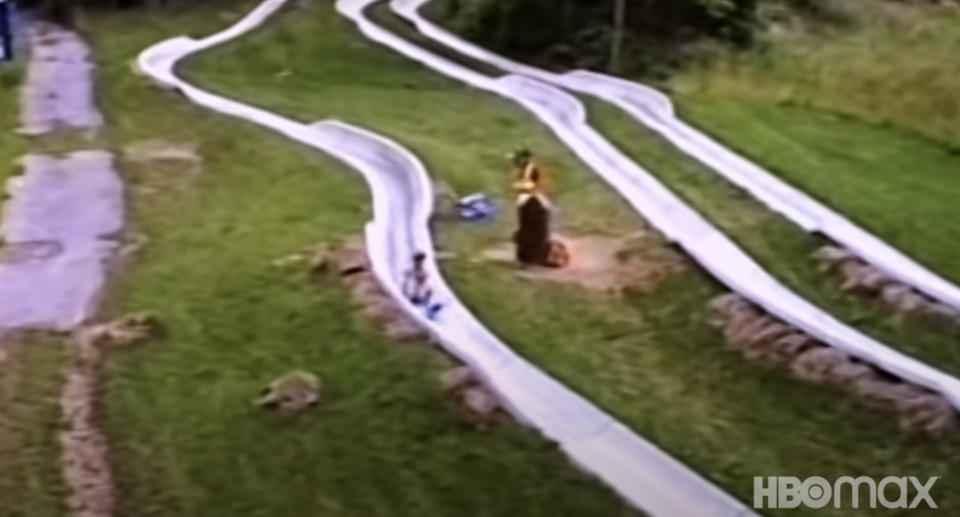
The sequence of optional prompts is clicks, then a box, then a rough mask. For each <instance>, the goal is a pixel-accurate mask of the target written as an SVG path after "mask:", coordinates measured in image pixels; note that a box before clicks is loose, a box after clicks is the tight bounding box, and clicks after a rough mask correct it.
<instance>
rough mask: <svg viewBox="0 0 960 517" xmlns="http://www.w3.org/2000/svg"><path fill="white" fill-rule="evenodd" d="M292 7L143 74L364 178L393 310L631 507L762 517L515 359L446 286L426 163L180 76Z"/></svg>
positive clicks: (174, 44)
mask: <svg viewBox="0 0 960 517" xmlns="http://www.w3.org/2000/svg"><path fill="white" fill-rule="evenodd" d="M286 2H287V0H266V1H264V2H263V3H262V4H260V6H259V7H257V8H256V9H255V10H254V11H252V12H251V13H250V14H248V15H247V16H246V17H245V18H244V19H242V20H241V21H239V22H237V23H236V24H235V25H233V26H232V27H230V28H229V29H227V30H225V31H223V32H220V33H217V34H214V35H212V36H210V37H208V38H204V39H202V40H194V39H191V38H188V37H177V38H173V39H170V40H167V41H164V42H161V43H158V44H156V45H154V46H152V47H151V48H149V49H147V50H145V51H144V52H143V53H142V54H141V55H140V57H139V59H138V64H139V68H140V70H141V71H142V72H143V73H145V74H147V75H149V76H150V77H151V78H152V79H153V80H154V81H156V82H157V83H158V84H160V85H162V86H165V87H168V88H172V89H175V90H178V91H179V92H181V93H183V95H184V96H186V97H187V99H189V100H190V101H192V102H194V103H197V104H199V105H201V106H204V107H206V108H209V109H212V110H215V111H218V112H220V113H224V114H228V115H231V116H235V117H238V118H240V119H243V120H247V121H250V122H253V123H256V124H259V125H261V126H264V127H267V128H270V129H272V130H274V131H277V132H279V133H281V134H283V135H286V136H287V137H289V138H291V139H293V140H296V141H298V142H301V143H303V144H306V145H309V146H311V147H314V148H317V149H320V150H322V151H324V152H326V153H328V154H330V155H332V156H334V157H336V158H338V159H339V160H341V161H343V162H345V163H347V164H348V165H350V166H351V167H353V168H355V169H357V170H358V171H360V172H361V173H362V174H363V177H364V178H365V180H366V181H367V183H368V185H369V187H370V190H371V192H372V196H373V214H374V215H373V220H372V221H371V222H370V223H369V224H368V225H367V228H366V244H367V253H368V256H369V258H370V261H371V264H372V268H373V272H374V274H375V276H376V277H377V279H378V281H379V282H380V284H381V285H382V286H383V288H384V289H385V290H386V291H387V293H388V294H389V295H390V296H391V297H392V298H393V299H394V300H395V301H396V303H397V304H398V305H399V306H400V307H401V308H402V309H403V310H404V311H405V312H406V313H407V314H408V315H409V316H410V317H412V318H414V319H415V320H416V321H417V322H418V323H419V324H420V325H421V326H423V327H424V328H426V329H428V330H429V331H430V332H431V334H432V335H433V336H434V337H435V338H436V339H437V340H438V341H439V342H440V343H441V344H442V345H443V346H444V348H446V349H447V350H448V351H449V352H450V353H452V354H454V355H456V356H457V357H459V358H460V359H461V360H462V361H464V362H465V363H467V364H469V365H470V366H471V367H472V368H473V369H474V370H475V371H477V372H478V373H479V374H481V375H482V376H483V377H484V379H485V381H486V382H487V384H488V385H489V386H490V387H491V388H492V389H493V390H495V391H496V393H497V394H498V395H499V397H500V399H501V400H502V401H503V402H504V404H505V405H506V407H508V409H510V411H511V412H512V413H513V414H514V415H515V416H516V417H517V418H518V419H520V420H521V421H524V422H525V423H528V424H529V425H532V426H534V427H536V428H537V429H539V430H540V431H541V432H542V433H543V434H544V435H545V436H546V437H548V438H549V439H551V440H554V441H556V442H557V443H558V444H559V446H560V448H561V449H562V450H563V451H564V452H565V453H566V454H567V455H568V456H569V457H570V458H572V460H573V461H574V462H576V463H577V464H578V465H580V466H581V467H583V468H584V469H585V470H587V471H588V472H591V473H592V474H594V475H596V476H597V477H599V478H600V479H601V480H603V481H604V482H605V483H607V484H608V485H609V486H611V487H612V488H613V489H615V490H616V491H617V492H618V493H619V494H620V495H621V496H623V497H624V498H625V499H626V500H627V501H629V502H630V503H631V504H633V505H635V506H636V507H638V508H641V509H643V510H644V511H645V512H647V513H648V514H650V515H652V516H655V517H703V516H717V517H746V516H750V515H755V514H754V513H753V512H752V511H751V510H750V509H749V508H747V507H746V506H745V505H744V504H743V503H741V502H740V501H738V500H736V499H735V498H733V497H731V496H729V495H727V494H726V493H724V492H723V491H721V490H720V489H718V488H717V487H716V486H714V485H712V484H711V483H709V482H708V481H706V480H705V479H703V478H702V477H701V476H699V475H698V474H697V473H695V472H693V471H692V470H690V469H689V468H687V467H686V466H684V465H682V464H681V463H679V462H677V461H676V460H674V459H672V458H671V457H670V456H668V455H667V454H665V453H664V452H663V451H661V450H659V449H658V448H657V447H656V446H654V445H652V444H650V443H649V442H647V441H645V440H643V439H642V438H640V437H639V436H637V435H636V434H635V433H633V432H632V431H631V430H630V429H628V428H627V427H625V426H624V425H622V424H620V423H619V422H617V421H615V420H614V419H613V418H611V417H610V416H608V415H606V414H605V413H603V412H602V411H600V410H599V409H597V408H596V407H595V406H593V405H592V404H590V403H589V402H587V401H586V400H584V399H583V398H581V397H580V396H578V395H577V394H575V393H574V392H572V391H571V390H570V389H568V388H566V387H565V386H563V385H561V384H560V383H558V382H557V381H555V380H553V379H552V378H550V377H549V376H547V375H546V374H544V373H543V372H542V371H540V370H539V369H537V368H536V367H534V366H533V365H531V364H530V363H528V362H527V361H525V360H524V359H523V358H521V357H519V356H518V355H516V354H515V353H514V352H513V351H511V350H510V349H509V348H508V347H507V346H506V345H505V344H503V343H502V342H500V341H499V340H498V339H497V338H496V336H494V335H493V334H491V333H490V332H489V331H488V330H487V329H486V328H485V327H484V326H483V325H482V324H481V323H480V322H479V321H477V319H476V318H474V316H473V315H471V314H470V312H469V311H468V310H467V309H466V308H465V307H464V306H463V305H462V304H461V303H460V301H459V300H458V299H457V298H456V296H455V295H454V293H453V292H452V291H451V290H450V288H449V286H447V284H446V283H445V282H444V281H443V277H442V275H441V272H440V271H439V269H438V267H437V265H436V262H435V258H434V255H433V243H432V242H431V236H430V233H429V231H428V227H427V222H428V219H429V217H430V214H431V212H432V210H433V192H432V184H431V182H430V178H429V176H428V174H427V171H426V169H425V168H424V166H423V165H422V163H421V162H420V161H419V160H418V159H417V158H416V157H415V156H413V155H412V154H411V153H410V152H408V151H407V150H405V149H404V148H402V147H400V146H399V145H398V144H396V143H394V142H392V141H390V140H387V139H385V138H383V137H380V136H378V135H375V134H372V133H370V132H368V131H365V130H363V129H359V128H356V127H353V126H350V125H347V124H344V123H341V122H337V121H323V122H319V123H315V124H303V123H300V122H297V121H294V120H291V119H288V118H284V117H281V116H279V115H277V114H274V113H271V112H268V111H265V110H262V109H258V108H255V107H252V106H248V105H245V104H242V103H239V102H236V101H233V100H230V99H227V98H224V97H221V96H217V95H214V94H212V93H209V92H207V91H204V90H202V89H200V88H197V87H195V86H192V85H191V84H189V83H187V82H186V81H184V80H182V79H181V78H179V77H178V76H177V75H176V73H175V67H176V65H177V63H178V62H179V61H180V60H181V59H183V58H185V57H187V56H189V55H191V54H195V53H197V52H200V51H202V50H205V49H208V48H211V47H213V46H216V45H218V44H221V43H224V42H226V41H229V40H231V39H233V38H236V37H239V36H241V35H243V34H245V33H247V32H249V31H250V30H253V29H254V28H256V27H258V26H259V25H261V24H262V23H263V22H264V21H265V20H266V19H267V18H268V17H270V15H272V14H273V13H275V12H276V11H277V10H279V9H280V8H281V7H282V6H283V5H284V4H285V3H286ZM416 251H423V252H425V253H426V254H427V255H428V261H427V270H428V273H429V277H430V278H431V279H432V280H431V281H432V285H431V287H432V289H433V290H434V293H435V296H436V299H437V300H438V301H441V302H443V303H444V305H445V306H444V308H443V310H442V311H441V312H440V313H439V314H438V316H437V318H436V319H435V320H430V319H428V318H426V317H425V315H424V314H423V313H422V312H421V310H420V309H418V308H417V307H414V306H413V305H411V304H410V303H409V302H408V301H407V300H406V298H405V297H404V296H403V295H402V293H401V289H400V285H401V281H402V277H403V273H404V271H406V270H407V269H408V268H409V267H410V262H409V261H410V257H411V256H412V255H413V253H414V252H416Z"/></svg>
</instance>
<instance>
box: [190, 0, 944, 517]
mask: <svg viewBox="0 0 960 517" xmlns="http://www.w3.org/2000/svg"><path fill="white" fill-rule="evenodd" d="M302 9H303V11H300V12H299V13H298V14H297V15H293V16H291V15H287V16H284V17H282V18H279V19H278V20H277V21H276V23H274V24H273V25H271V26H270V27H269V28H267V29H265V30H263V31H262V32H260V33H257V34H256V35H254V36H253V37H251V38H249V39H245V40H244V41H241V42H238V43H237V44H235V45H231V46H229V47H226V48H222V49H218V50H216V51H214V52H211V53H209V54H206V55H204V56H200V57H199V58H198V59H197V60H196V61H195V62H193V63H191V64H190V65H189V66H188V67H187V71H188V73H189V75H190V76H191V77H193V78H194V79H196V80H198V81H200V83H201V84H203V85H205V86H207V87H211V88H214V89H216V90H217V91H219V92H223V93H226V94H228V95H230V96H234V97H237V98H241V99H245V100H247V101H248V102H249V101H250V100H252V99H256V102H258V103H259V104H260V105H263V106H265V107H267V108H269V109H271V110H276V111H279V112H281V113H284V114H287V115H291V116H295V117H297V118H299V119H301V120H310V119H313V118H325V117H329V116H336V117H338V118H342V119H344V120H347V121H350V122H352V123H359V124H363V125H368V126H370V127H373V128H376V129H377V130H378V131H383V132H384V133H386V134H388V135H389V136H391V137H392V138H396V139H397V140H398V141H400V142H401V143H403V144H405V145H407V146H408V147H410V148H411V149H412V150H413V151H415V152H416V153H418V154H419V155H420V156H421V157H422V158H424V160H425V161H426V162H427V164H428V165H429V167H430V170H431V172H433V173H434V174H436V175H437V176H438V177H439V178H440V179H443V180H444V181H446V182H448V183H450V184H451V185H453V186H454V187H455V188H456V189H458V190H459V191H460V192H461V193H467V192H470V191H474V190H483V191H487V192H494V193H498V192H500V193H502V192H504V190H505V185H506V184H507V179H506V178H505V176H506V175H507V168H506V164H505V161H504V155H505V154H506V153H507V152H508V151H509V150H511V148H512V147H514V146H516V145H518V144H526V145H529V146H531V147H533V148H534V149H535V150H536V151H537V152H538V154H540V155H541V156H542V157H543V158H544V159H545V160H546V161H547V162H549V163H550V165H551V167H552V168H554V169H556V170H557V173H558V177H557V180H556V185H557V192H556V195H555V199H556V201H557V205H558V207H559V211H560V214H559V218H560V224H561V226H562V227H563V228H564V230H565V231H568V232H571V233H575V232H609V233H634V232H637V231H639V230H643V229H645V226H644V223H643V222H642V221H640V220H638V218H637V217H636V215H635V214H634V213H633V212H632V210H630V208H629V207H627V206H625V204H624V203H623V202H622V201H621V200H619V199H618V196H617V195H616V194H615V193H614V192H612V191H610V190H609V189H607V188H606V187H605V186H603V185H602V183H601V182H600V180H599V179H597V178H596V177H595V176H594V175H593V173H592V172H590V171H589V170H586V169H585V168H584V167H583V166H582V165H581V164H579V163H577V162H576V161H574V160H572V159H571V157H570V156H569V154H568V153H567V152H566V151H564V150H563V149H562V148H561V147H560V146H559V145H558V144H557V143H556V141H555V140H554V139H552V138H550V137H549V136H548V135H547V134H546V132H545V131H544V129H543V128H541V127H540V126H539V125H537V124H536V123H535V122H534V121H533V120H532V119H531V118H529V117H527V116H524V114H523V112H522V111H520V110H519V109H518V108H517V107H516V106H515V105H512V104H509V103H506V102H504V101H502V100H499V99H494V98H491V97H489V96H486V95H482V94H479V93H476V92H472V91H470V90H468V89H466V88H463V87H461V86H459V85H457V84H454V83H452V82H450V81H448V80H446V79H444V78H442V77H438V76H436V75H434V74H432V73H430V72H427V71H426V70H424V69H422V68H420V67H419V66H417V65H416V64H413V63H410V62H407V61H405V60H404V59H403V58H401V57H399V56H396V55H394V54H392V53H390V52H389V51H387V50H385V49H383V48H381V47H379V46H376V45H375V44H373V43H368V42H365V41H364V40H363V39H362V37H361V36H360V35H359V34H357V33H355V32H354V29H353V27H352V26H351V25H350V24H349V23H348V22H347V21H345V20H340V19H338V18H337V17H336V15H335V14H334V12H333V9H332V6H328V5H317V4H314V5H308V6H305V7H303V8H302ZM400 26H402V24H400ZM664 156H665V158H664V159H665V160H673V159H674V158H673V157H672V155H670V154H665V155H664ZM506 199H508V198H505V202H506V203H509V201H506ZM507 206H509V205H507ZM511 219H512V218H511V217H510V216H509V214H506V215H505V216H503V217H501V219H499V220H498V221H497V222H495V223H492V224H487V225H476V226H463V225H456V224H455V225H446V226H443V227H441V234H440V235H441V242H442V244H443V245H444V246H445V247H447V248H448V249H451V250H452V251H454V252H456V253H457V255H458V256H459V257H460V258H458V259H455V260H452V261H450V262H448V263H446V265H445V267H446V271H447V273H448V275H450V280H451V283H452V284H453V286H454V287H455V288H456V289H457V291H458V293H459V294H461V295H462V296H463V298H464V299H465V300H466V301H467V303H468V304H469V305H470V306H471V309H472V310H474V311H476V312H477V313H478V315H479V316H480V317H481V319H482V320H483V321H484V322H486V323H487V324H488V325H489V326H490V327H491V328H492V330H494V331H495V332H496V333H497V334H498V335H501V336H504V337H505V338H506V340H507V341H508V342H509V343H510V344H511V345H512V346H513V347H515V349H516V350H518V351H519V352H521V353H523V354H524V355H526V356H527V357H528V358H530V359H531V360H532V361H533V362H534V363H536V364H538V365H539V366H541V367H543V368H545V369H546V370H548V371H549V372H550V373H551V374H553V375H555V376H557V377H558V378H560V379H561V380H563V381H564V382H566V383H567V384H568V385H570V386H571V387H573V388H575V389H577V390H578V391H580V392H581V393H583V394H585V395H586V396H587V397H588V398H590V399H591V400H593V401H594V402H596V403H598V404H600V405H601V406H603V407H604V408H606V409H608V410H610V411H611V412H612V413H613V414H615V415H617V416H619V417H620V418H622V419H623V420H624V421H625V422H627V423H628V424H629V425H630V426H631V427H633V428H634V429H635V430H636V431H637V432H639V433H640V434H642V435H643V436H645V437H647V438H649V439H651V440H653V441H654V442H655V443H657V444H658V445H660V446H662V447H663V448H664V449H666V450H667V451H668V452H670V453H671V454H673V455H675V456H676V457H678V458H679V459H681V460H683V461H685V462H687V463H688V464H689V465H691V466H693V468H695V469H697V470H698V471H700V472H703V473H704V474H705V475H707V476H708V477H710V478H711V479H713V480H715V481H717V482H718V483H719V484H720V485H721V486H722V487H724V488H726V489H729V490H731V491H732V492H733V493H735V494H736V495H738V496H740V497H741V498H743V499H744V500H747V501H749V500H751V494H752V487H753V485H752V479H753V476H755V475H777V474H780V475H796V476H800V477H805V476H812V475H823V476H826V477H828V478H831V477H838V476H841V475H845V474H848V473H850V472H857V473H863V474H865V475H875V476H879V477H883V476H885V475H888V474H889V473H891V472H901V471H903V472H922V473H923V475H944V476H951V475H956V474H955V473H960V461H954V460H953V459H951V458H957V457H958V456H957V454H956V452H958V451H960V443H958V442H957V441H956V440H951V441H948V442H945V443H931V442H929V441H927V440H924V439H921V438H915V437H909V436H904V435H902V434H901V433H900V432H899V431H897V430H896V426H895V424H894V423H893V422H891V421H890V419H888V418H886V417H885V416H883V415H878V414H876V413H873V412H870V411H866V410H863V409H861V408H859V407H858V406H856V404H855V403H854V402H853V401H851V400H850V399H849V398H847V397H846V396H844V395H842V394H839V393H835V392H833V391H831V390H829V389H823V388H817V387H811V386H807V385H804V384H802V383H799V382H794V381H792V380H789V379H787V378H785V376H784V375H783V374H782V373H780V372H770V371H765V370H763V369H760V368H757V367H756V366H754V365H752V364H748V363H746V362H745V361H744V360H742V359H741V358H740V357H739V356H738V355H737V354H735V353H733V352H730V351H728V350H726V349H725V346H724V345H723V343H722V339H721V338H720V336H718V335H717V333H716V332H715V331H714V330H713V329H711V328H710V327H709V326H708V325H707V324H706V320H707V314H706V306H705V305H706V302H707V301H708V300H709V299H710V298H711V297H712V296H715V295H716V294H718V293H719V289H718V288H717V286H716V285H715V284H714V283H713V281H711V280H710V279H709V278H707V277H706V276H705V275H703V274H701V273H700V272H699V271H698V270H697V269H696V268H695V267H694V266H692V265H691V264H689V263H686V261H685V259H683V258H682V257H681V256H679V255H678V254H677V253H676V252H675V251H673V250H671V249H670V248H669V247H667V246H665V245H664V243H663V242H662V241H661V240H660V239H659V238H658V237H657V236H656V235H654V234H652V233H650V232H648V233H647V235H646V237H644V238H643V239H642V241H641V242H642V243H643V247H644V252H645V253H648V254H650V255H651V256H653V257H660V258H666V259H668V260H673V261H678V262H681V263H684V264H686V272H685V273H683V274H679V275H675V276H672V277H669V278H666V279H664V280H663V281H662V282H661V283H659V284H655V285H653V286H650V288H649V289H648V290H642V291H639V292H633V293H629V294H628V295H627V297H626V299H625V300H616V299H611V298H609V297H607V296H605V295H601V294H596V293H587V292H584V291H582V290H580V289H578V288H574V287H566V286H557V285H546V284H539V283H534V282H529V281H524V280H521V279H518V278H517V276H516V275H515V273H514V271H513V270H512V269H510V268H505V267H502V266H499V265H494V264H488V263H483V262H477V261H474V260H471V258H472V257H473V256H475V255H476V254H477V253H478V252H479V250H482V249H484V248H486V247H488V246H491V245H494V244H498V243H501V242H503V241H504V240H505V239H506V238H507V236H508V235H509V231H510V229H511V226H512V224H511V223H512V221H511ZM801 235H802V234H801ZM769 245H770V246H774V243H773V242H771V243H770V244H769ZM798 260H799V259H798ZM928 473H929V474H928ZM936 495H937V498H938V499H937V500H938V503H940V505H941V507H942V508H957V507H958V505H960V500H958V499H957V498H956V497H954V496H953V495H952V494H950V493H948V491H946V490H942V491H938V492H937V494H936ZM794 513H796V512H794ZM813 513H815V514H816V515H849V512H848V511H845V510H834V509H825V510H819V511H817V512H813ZM864 513H868V514H869V513H870V510H865V511H864ZM771 514H773V515H776V512H771ZM878 514H882V513H878Z"/></svg>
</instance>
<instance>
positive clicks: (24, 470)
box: [0, 335, 66, 517]
mask: <svg viewBox="0 0 960 517" xmlns="http://www.w3.org/2000/svg"><path fill="white" fill-rule="evenodd" d="M3 347H4V350H5V355H6V357H5V359H4V360H3V361H0V467H2V468H0V515H3V516H4V517H57V516H60V515H62V514H63V512H64V510H65V506H64V496H65V491H64V488H63V481H62V479H61V477H60V448H59V444H58V437H57V434H58V432H59V425H58V424H59V422H60V401H59V396H60V385H61V383H62V381H63V377H62V373H61V369H62V368H63V367H64V364H65V361H66V352H65V350H64V348H63V343H62V342H61V341H60V340H58V339H54V338H49V337H44V336H39V335H32V336H19V337H15V338H11V337H8V338H5V341H4V343H3Z"/></svg>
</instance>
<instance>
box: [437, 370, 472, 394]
mask: <svg viewBox="0 0 960 517" xmlns="http://www.w3.org/2000/svg"><path fill="white" fill-rule="evenodd" d="M476 382H477V376H476V374H475V373H474V372H473V369H472V368H470V367H469V366H458V367H456V368H450V369H449V370H445V371H444V372H443V373H441V374H440V384H441V385H442V386H443V391H445V392H447V393H452V392H455V391H458V390H460V389H461V388H465V387H467V386H469V385H471V384H474V383H476Z"/></svg>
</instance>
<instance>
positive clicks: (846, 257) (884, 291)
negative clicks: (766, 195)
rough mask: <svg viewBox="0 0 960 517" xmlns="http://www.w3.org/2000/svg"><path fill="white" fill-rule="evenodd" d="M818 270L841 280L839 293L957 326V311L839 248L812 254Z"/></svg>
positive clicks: (959, 317) (824, 248)
mask: <svg viewBox="0 0 960 517" xmlns="http://www.w3.org/2000/svg"><path fill="white" fill-rule="evenodd" d="M814 258H815V259H816V260H817V261H819V262H820V270H821V271H824V272H835V273H836V274H838V275H840V276H841V277H843V285H842V286H841V288H842V289H844V290H845V291H859V292H863V293H866V294H869V295H872V296H878V297H880V299H881V300H883V301H884V302H885V303H887V304H889V305H890V306H891V307H893V308H894V310H895V311H896V312H897V314H900V315H907V314H924V315H932V316H936V317H941V318H945V319H948V320H950V321H953V322H955V323H957V324H958V325H960V310H957V309H955V308H953V307H951V306H950V305H947V304H945V303H940V302H937V301H936V300H933V299H931V298H929V297H927V296H925V295H923V294H922V293H920V292H918V291H917V290H915V289H913V288H912V287H910V286H908V285H905V284H903V283H901V282H898V281H897V280H896V279H894V278H892V277H890V276H889V275H887V274H885V273H884V272H882V271H880V270H879V269H877V268H875V267H874V266H872V265H870V264H868V263H866V262H864V261H863V260H862V259H860V257H858V256H857V255H856V254H855V253H853V252H852V251H850V250H848V249H845V248H841V247H838V246H824V247H822V248H820V249H819V250H817V251H816V253H814Z"/></svg>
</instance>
